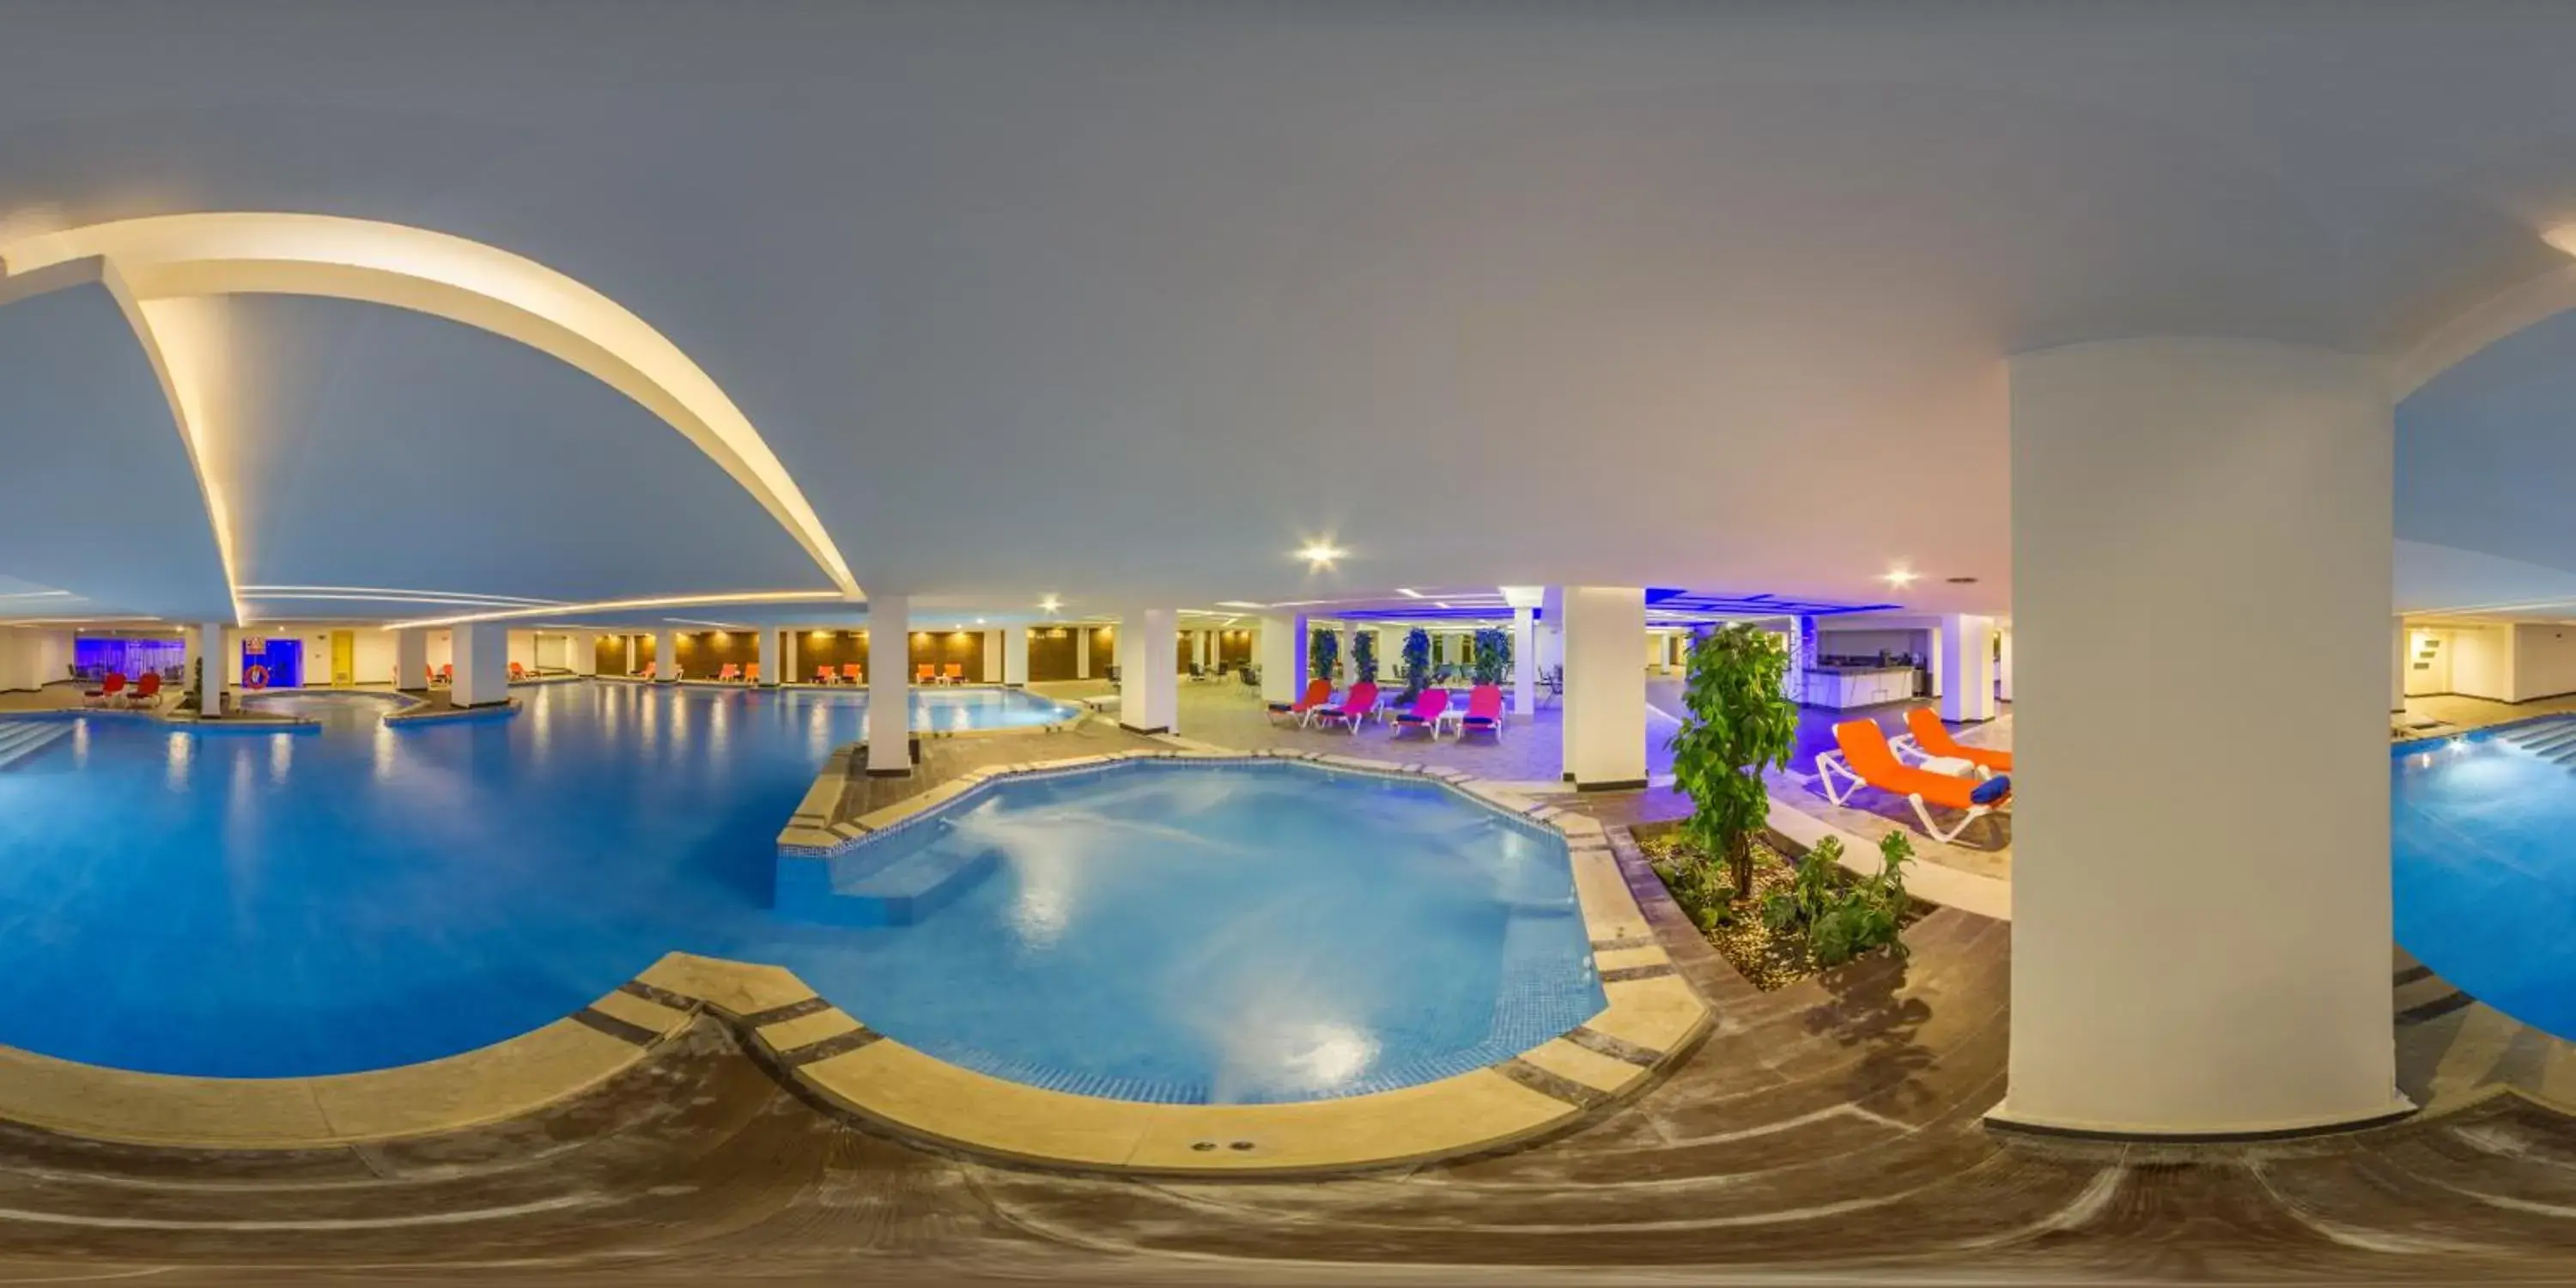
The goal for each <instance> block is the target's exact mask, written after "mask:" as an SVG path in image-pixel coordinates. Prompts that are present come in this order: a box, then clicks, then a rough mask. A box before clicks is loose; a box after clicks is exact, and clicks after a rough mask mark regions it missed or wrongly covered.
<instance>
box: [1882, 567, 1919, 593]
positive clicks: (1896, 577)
mask: <svg viewBox="0 0 2576 1288" xmlns="http://www.w3.org/2000/svg"><path fill="white" fill-rule="evenodd" d="M1916 576H1917V574H1916V573H1915V572H1914V571H1913V570H1912V569H1910V568H1898V569H1895V570H1894V571H1892V572H1889V573H1888V574H1887V575H1886V576H1885V577H1882V578H1880V580H1882V581H1884V582H1886V583H1887V584H1888V585H1891V586H1894V587H1897V588H1898V589H1900V590H1901V589H1903V588H1904V587H1906V586H1907V585H1910V584H1912V582H1913V581H1914V578H1915V577H1916Z"/></svg>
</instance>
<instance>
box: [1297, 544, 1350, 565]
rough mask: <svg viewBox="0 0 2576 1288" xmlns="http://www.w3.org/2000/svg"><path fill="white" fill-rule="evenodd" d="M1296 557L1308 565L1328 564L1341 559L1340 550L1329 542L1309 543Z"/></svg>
mask: <svg viewBox="0 0 2576 1288" xmlns="http://www.w3.org/2000/svg"><path fill="white" fill-rule="evenodd" d="M1297 557H1298V558H1300V559H1303V560H1305V561H1306V562H1308V563H1310V564H1317V565H1322V564H1328V563H1331V562H1332V561H1334V560H1336V559H1339V558H1341V557H1342V549H1341V547H1339V546H1336V545H1334V544H1333V543H1331V542H1329V541H1309V542H1307V543H1306V546H1305V548H1304V549H1302V550H1299V551H1298V552H1297Z"/></svg>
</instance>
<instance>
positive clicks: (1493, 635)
mask: <svg viewBox="0 0 2576 1288" xmlns="http://www.w3.org/2000/svg"><path fill="white" fill-rule="evenodd" d="M1473 658H1474V660H1473V661H1472V662H1470V663H1469V664H1468V674H1469V675H1470V676H1472V677H1474V679H1475V682H1476V683H1478V684H1501V683H1502V682H1503V673H1504V672H1506V671H1508V670H1510V669H1511V666H1512V633H1511V632H1510V631H1503V630H1496V629H1494V628H1493V627H1490V626H1488V627H1485V628H1484V629H1482V630H1479V631H1477V632H1476V651H1475V653H1474V654H1473Z"/></svg>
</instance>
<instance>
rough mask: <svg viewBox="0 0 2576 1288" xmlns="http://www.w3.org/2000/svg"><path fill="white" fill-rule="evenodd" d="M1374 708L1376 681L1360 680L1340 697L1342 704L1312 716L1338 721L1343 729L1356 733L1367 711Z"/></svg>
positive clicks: (1375, 704) (1321, 719)
mask: <svg viewBox="0 0 2576 1288" xmlns="http://www.w3.org/2000/svg"><path fill="white" fill-rule="evenodd" d="M1375 710H1377V681H1375V680H1362V681H1360V682H1359V683H1357V684H1354V685H1352V686H1351V691H1350V694H1349V695H1348V696H1346V697H1344V698H1343V699H1342V705H1340V706H1338V707H1326V708H1324V709H1323V710H1321V711H1318V712H1316V713H1315V715H1314V718H1315V719H1316V720H1320V721H1324V722H1326V723H1331V722H1335V721H1338V722H1340V723H1341V725H1342V727H1343V729H1344V730H1345V731H1347V732H1350V733H1358V732H1359V731H1360V721H1362V720H1365V719H1367V718H1368V717H1369V713H1370V712H1373V711H1375Z"/></svg>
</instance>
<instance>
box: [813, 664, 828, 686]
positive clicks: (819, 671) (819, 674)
mask: <svg viewBox="0 0 2576 1288" xmlns="http://www.w3.org/2000/svg"><path fill="white" fill-rule="evenodd" d="M831 682H832V668H830V667H828V666H818V667H815V668H814V683H816V684H830V683H831Z"/></svg>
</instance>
